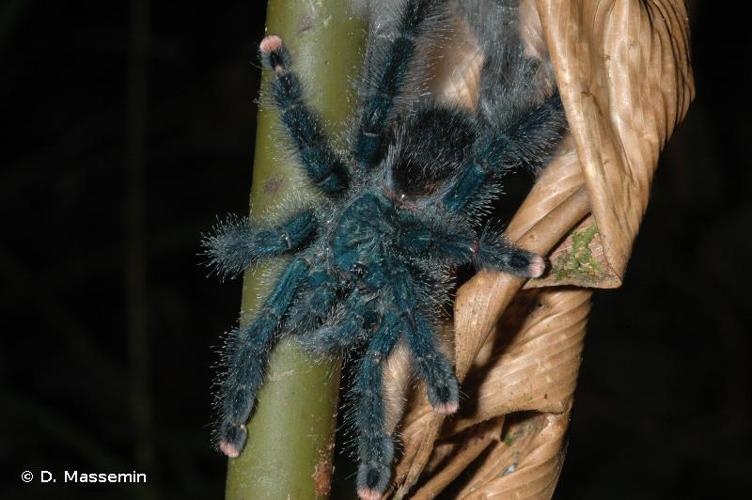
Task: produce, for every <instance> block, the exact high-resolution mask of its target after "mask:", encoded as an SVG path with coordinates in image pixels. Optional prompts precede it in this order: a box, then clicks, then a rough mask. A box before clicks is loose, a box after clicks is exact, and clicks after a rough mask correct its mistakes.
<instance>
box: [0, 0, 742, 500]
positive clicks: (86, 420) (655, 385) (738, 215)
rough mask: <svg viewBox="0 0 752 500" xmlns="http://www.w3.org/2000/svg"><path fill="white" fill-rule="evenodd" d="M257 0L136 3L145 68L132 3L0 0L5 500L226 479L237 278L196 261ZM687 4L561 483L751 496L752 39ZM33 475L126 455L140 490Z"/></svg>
mask: <svg viewBox="0 0 752 500" xmlns="http://www.w3.org/2000/svg"><path fill="white" fill-rule="evenodd" d="M259 3H260V2H253V1H249V0H243V1H226V2H213V3H209V2H205V3H202V4H200V6H199V4H196V5H193V4H191V3H189V2H152V5H151V6H150V8H149V14H150V21H149V23H148V35H149V38H150V40H149V43H148V47H147V52H146V53H147V56H146V58H145V61H146V64H145V65H143V66H139V65H138V64H136V65H135V66H134V65H132V64H131V62H130V61H131V50H132V47H133V44H132V41H133V40H134V32H133V31H132V23H131V15H132V14H131V5H130V4H129V3H127V2H80V3H78V4H76V3H72V2H41V1H33V0H6V1H4V2H2V3H0V117H2V124H3V131H2V133H1V135H0V137H1V138H2V147H1V148H0V159H1V162H0V165H1V166H2V170H1V172H0V217H1V219H0V220H1V221H2V240H0V284H1V287H0V294H2V295H1V298H0V325H2V336H1V337H0V342H1V344H0V345H1V347H0V401H2V406H1V408H2V410H0V464H1V465H0V478H1V480H0V498H62V497H70V498H78V497H80V496H82V495H83V494H84V493H85V492H91V493H96V494H98V495H100V494H101V495H106V497H107V498H134V497H143V498H219V497H220V496H221V495H222V490H223V482H224V471H225V461H224V460H223V459H222V458H221V457H220V456H219V455H217V454H215V453H214V452H212V451H211V449H210V443H209V431H208V425H209V422H210V419H211V416H210V392H209V385H210V380H211V375H212V371H211V367H210V366H211V365H212V363H214V362H215V361H216V355H215V354H214V351H213V347H212V346H215V345H216V344H217V337H218V335H219V334H220V333H221V332H223V331H224V330H225V329H226V328H227V327H228V326H230V324H231V323H232V318H235V317H236V315H237V311H238V307H239V296H240V285H239V283H238V282H230V283H229V284H227V283H226V284H224V285H220V284H218V283H217V281H216V280H207V279H206V278H205V274H206V272H205V270H204V269H202V268H200V267H199V266H198V263H199V262H200V260H201V259H200V258H199V257H197V255H196V254H197V253H198V252H199V246H198V241H199V235H200V233H201V232H204V231H207V230H208V229H209V228H210V227H211V225H212V224H213V222H214V220H215V219H214V217H215V214H224V213H227V212H243V211H244V210H245V209H246V207H247V201H248V190H249V186H250V167H251V164H252V153H253V141H254V126H255V112H256V108H255V104H254V103H253V100H254V98H255V96H256V95H257V89H258V75H259V71H258V68H257V64H256V62H255V50H256V49H255V47H256V44H257V42H258V41H259V40H260V39H261V37H262V25H263V16H264V14H263V9H262V8H260V7H258V4H259ZM691 7H692V8H691V10H690V17H691V20H692V35H693V38H692V46H693V62H694V68H695V75H696V80H697V87H698V97H697V100H696V102H695V103H694V104H693V106H692V108H691V109H690V112H689V116H688V117H687V119H686V122H685V123H684V124H683V125H682V126H681V128H680V129H679V130H678V131H677V132H676V134H675V136H674V138H673V139H672V141H671V143H670V144H669V146H668V148H667V150H666V152H665V154H664V155H663V158H662V162H661V163H662V164H661V167H660V169H659V170H658V174H657V177H656V179H655V185H654V189H653V196H652V200H651V204H650V207H649V209H648V212H647V214H646V216H645V220H644V224H643V227H642V230H641V233H640V235H639V237H638V239H637V242H636V245H635V248H634V255H633V258H632V262H631V266H630V269H629V271H628V273H627V276H626V281H625V284H624V286H623V287H622V288H621V289H619V290H615V291H598V292H596V294H595V299H594V307H593V314H592V319H591V323H590V328H589V334H588V338H587V342H586V346H585V353H584V363H583V366H582V372H581V376H580V380H579V386H578V390H577V399H576V405H575V410H574V415H573V420H572V426H571V432H570V443H569V448H568V457H567V461H566V463H565V466H564V470H563V473H562V476H561V480H560V486H559V488H558V491H557V494H556V498H558V499H603V498H624V499H631V498H642V499H663V498H736V497H737V496H740V495H741V492H745V491H746V492H749V491H750V488H752V479H750V478H751V477H752V474H750V468H751V467H752V460H751V459H750V455H749V450H750V445H752V440H751V439H750V437H751V433H750V418H752V414H751V413H752V412H751V408H750V404H751V403H752V401H751V396H752V390H751V387H750V386H751V385H752V379H751V377H750V375H751V371H752V368H750V364H749V362H748V360H749V359H750V354H751V351H752V347H751V345H750V339H749V336H748V335H749V331H750V328H749V326H748V325H749V324H750V319H751V318H750V305H749V299H748V283H749V282H750V278H752V264H751V263H750V257H752V237H750V233H749V230H750V228H752V199H751V198H750V196H749V192H750V188H752V182H751V181H752V174H751V173H750V168H749V167H750V161H749V154H748V153H747V152H746V151H745V150H744V149H743V148H744V147H745V145H746V144H748V141H749V138H750V120H749V117H748V113H749V112H750V110H752V107H750V97H749V96H750V92H749V90H748V89H747V88H746V86H747V85H748V77H747V76H746V72H748V71H749V67H750V60H749V59H750V53H751V51H750V49H751V48H752V44H750V39H749V38H750V34H749V33H750V30H749V28H748V26H747V23H746V18H745V16H742V15H740V14H739V13H736V14H735V13H734V12H731V9H730V8H729V9H721V8H718V7H712V3H711V2H696V3H693V4H692V6H691ZM135 36H136V38H135V39H138V35H135ZM136 59H138V58H136ZM133 70H135V72H134V71H133ZM139 71H143V73H139ZM139 75H142V76H139ZM134 76H135V77H134ZM142 77H143V78H142ZM139 81H145V82H146V88H145V92H146V93H145V96H146V100H145V106H144V108H143V111H144V113H143V114H141V113H140V112H139V110H141V109H142V108H141V107H139V106H138V105H133V103H137V102H138V99H139V92H138V89H139V86H138V82H139ZM129 103H130V104H129ZM129 131H130V132H129ZM129 134H130V135H129ZM129 137H131V138H132V139H129ZM140 137H143V138H144V139H145V142H144V150H143V162H142V161H139V160H138V158H139V154H138V148H139V138H140ZM142 210H143V212H142ZM139 221H142V222H143V224H142V223H140V222H139ZM140 276H145V280H144V281H141V280H140V279H139V277H140ZM134 346H135V347H134ZM139 346H140V347H139ZM133 360H135V361H133ZM134 388H135V390H134ZM26 469H29V470H32V471H35V472H38V471H39V469H47V470H51V471H62V470H64V469H69V470H70V469H80V470H87V471H97V472H98V471H109V470H118V471H130V470H134V469H135V470H139V471H145V472H147V473H148V477H149V489H145V488H138V487H112V486H108V487H107V488H105V489H96V488H84V487H81V486H70V485H69V486H68V487H59V486H58V487H55V488H52V487H50V488H42V487H40V486H38V485H37V486H34V485H31V486H26V485H23V484H22V483H21V481H20V479H19V476H20V473H21V471H23V470H26Z"/></svg>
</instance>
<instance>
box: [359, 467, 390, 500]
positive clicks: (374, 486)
mask: <svg viewBox="0 0 752 500" xmlns="http://www.w3.org/2000/svg"><path fill="white" fill-rule="evenodd" d="M390 476H391V471H390V470H389V467H384V466H383V465H379V464H375V463H370V464H361V465H360V467H359V468H358V496H359V497H360V499H361V500H379V499H380V498H381V495H382V494H383V492H384V490H386V487H387V486H388V485H389V477H390Z"/></svg>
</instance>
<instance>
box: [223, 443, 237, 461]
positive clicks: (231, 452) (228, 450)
mask: <svg viewBox="0 0 752 500" xmlns="http://www.w3.org/2000/svg"><path fill="white" fill-rule="evenodd" d="M219 449H220V451H221V452H222V453H224V454H225V455H227V456H228V457H230V458H238V457H239V456H240V450H239V449H237V448H236V447H235V446H233V445H231V444H230V443H228V442H227V441H221V442H220V443H219Z"/></svg>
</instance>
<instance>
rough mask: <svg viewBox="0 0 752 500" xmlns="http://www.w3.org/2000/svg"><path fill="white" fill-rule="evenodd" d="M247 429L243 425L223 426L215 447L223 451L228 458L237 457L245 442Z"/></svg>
mask: <svg viewBox="0 0 752 500" xmlns="http://www.w3.org/2000/svg"><path fill="white" fill-rule="evenodd" d="M246 435H247V431H246V428H245V425H243V424H237V425H229V426H227V427H225V428H224V429H223V431H222V433H221V436H222V437H221V439H220V440H219V444H218V445H217V447H218V448H219V451H221V452H222V453H224V454H225V455H227V456H228V457H230V458H238V456H240V451H241V450H242V449H243V445H244V444H245V438H246Z"/></svg>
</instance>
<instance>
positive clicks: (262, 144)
mask: <svg viewBox="0 0 752 500" xmlns="http://www.w3.org/2000/svg"><path fill="white" fill-rule="evenodd" d="M349 3H350V2H349V0H296V1H290V0H270V1H269V4H268V10H267V33H269V34H277V35H280V36H281V37H282V38H283V40H284V41H285V43H286V44H287V46H288V47H289V49H290V52H291V53H292V57H293V65H294V69H295V71H297V72H298V73H299V75H300V76H301V79H302V80H303V82H304V84H305V87H306V89H307V90H308V92H307V98H308V102H309V103H310V104H311V106H312V107H313V108H315V109H316V110H317V111H318V112H319V113H320V114H321V115H322V117H323V118H324V120H325V121H326V122H327V123H328V124H329V125H330V126H329V127H328V128H329V130H328V131H329V133H330V135H331V136H337V135H338V134H339V133H341V132H343V127H344V125H345V120H346V118H347V117H348V116H349V115H350V113H351V112H352V107H353V104H354V102H355V96H354V91H353V88H352V84H351V79H350V77H351V75H352V74H353V73H354V72H355V71H358V70H359V67H360V60H361V48H362V42H363V38H364V33H365V30H364V25H363V24H362V22H361V21H360V20H359V19H357V18H355V17H354V16H353V15H351V14H350V11H349ZM268 77H269V75H264V80H265V81H266V79H267V78H268ZM285 144H289V141H287V139H286V138H285V137H284V132H283V130H282V127H281V125H280V123H279V119H278V116H277V112H276V111H275V110H274V109H270V108H268V107H262V108H261V109H260V110H259V114H258V128H257V135H256V150H255V160H254V168H253V184H252V189H251V205H252V206H253V213H254V214H253V215H254V217H256V218H262V217H264V216H265V212H267V211H269V212H273V211H277V209H275V208H274V207H275V205H276V204H277V203H278V202H279V201H281V200H283V199H285V198H287V197H289V196H291V195H294V196H295V198H297V199H300V198H308V197H314V196H316V194H314V193H313V192H312V191H311V189H310V187H309V186H308V184H307V183H306V180H305V179H304V177H303V174H302V172H301V169H300V167H299V165H298V164H297V162H296V161H295V160H294V159H293V158H294V156H293V155H290V154H288V153H287V152H286V150H285V149H284V146H283V145H285ZM273 215H274V216H275V217H279V216H280V215H283V214H279V213H274V214H273ZM270 266H271V267H270V268H269V269H273V268H278V267H280V262H276V263H271V264H270ZM267 270H268V269H267ZM263 274H264V273H263V270H262V272H259V271H257V272H253V273H250V272H249V273H246V276H245V279H244V286H243V305H242V314H241V321H242V322H246V321H249V320H250V319H251V318H252V315H253V311H255V310H256V308H257V306H258V299H257V295H263V294H264V293H265V292H266V291H267V290H260V293H257V292H258V291H259V283H257V281H256V277H257V276H261V275H263ZM339 370H340V363H339V361H336V360H332V361H328V362H321V361H313V360H311V359H309V358H308V357H307V356H306V355H305V354H304V353H302V352H301V350H300V349H299V348H298V347H297V345H296V344H294V343H293V342H291V341H285V340H283V341H281V342H280V343H279V344H278V345H277V347H276V348H275V349H274V351H273V353H272V356H271V359H270V363H269V368H268V371H267V375H266V379H265V383H264V385H263V387H262V388H261V390H260V391H259V394H258V402H257V404H256V409H255V410H254V413H253V415H252V416H251V420H250V422H249V423H248V442H247V443H246V446H245V448H244V450H243V452H242V453H241V455H240V457H238V458H237V459H230V460H229V466H228V472H227V483H226V498H227V499H233V500H234V499H241V498H245V499H254V500H256V499H258V500H263V499H270V500H278V499H287V498H292V499H296V500H298V499H308V498H326V496H327V495H328V493H329V489H330V484H331V476H332V454H333V450H334V430H335V423H336V413H337V404H338V401H337V397H338V389H339Z"/></svg>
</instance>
